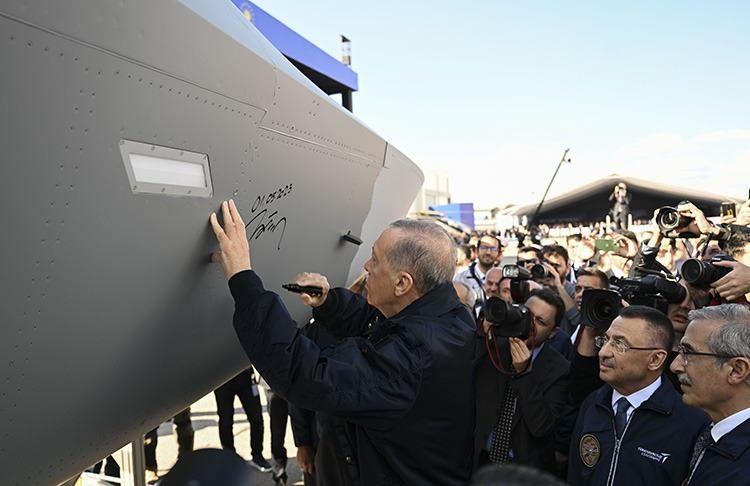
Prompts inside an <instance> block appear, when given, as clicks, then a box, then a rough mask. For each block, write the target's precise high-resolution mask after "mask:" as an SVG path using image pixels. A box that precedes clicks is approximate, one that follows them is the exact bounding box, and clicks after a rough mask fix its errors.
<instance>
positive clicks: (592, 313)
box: [581, 289, 622, 332]
mask: <svg viewBox="0 0 750 486" xmlns="http://www.w3.org/2000/svg"><path fill="white" fill-rule="evenodd" d="M621 300H622V297H621V296H620V294H618V293H617V292H616V291H614V290H605V289H588V290H584V291H583V297H582V298H581V322H583V323H584V324H585V325H587V326H591V327H593V328H595V329H596V330H597V331H599V332H604V331H606V330H607V329H609V326H610V325H611V324H612V321H614V320H615V317H617V316H618V315H620V309H621V307H622V306H621V302H620V301H621Z"/></svg>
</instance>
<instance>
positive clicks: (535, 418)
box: [474, 288, 569, 472]
mask: <svg viewBox="0 0 750 486" xmlns="http://www.w3.org/2000/svg"><path fill="white" fill-rule="evenodd" d="M526 306H527V307H528V308H529V310H530V311H531V313H532V326H533V329H534V332H533V334H532V336H533V337H532V338H530V339H529V340H528V341H527V342H523V341H521V340H519V339H516V338H510V339H504V338H498V339H497V341H498V342H497V349H499V350H500V353H499V358H500V360H499V361H500V362H499V363H497V360H496V359H494V357H493V356H490V355H489V354H488V353H487V348H488V347H489V348H490V350H491V352H494V349H496V348H495V343H494V340H495V339H494V338H493V337H492V331H491V325H490V324H489V323H485V325H484V331H485V335H489V337H488V338H485V336H481V337H480V338H479V339H478V340H477V351H478V360H477V364H476V368H475V375H474V376H475V381H474V383H475V390H474V397H475V405H476V427H475V430H474V467H475V469H476V468H477V467H480V466H482V465H484V464H487V463H496V464H501V463H507V462H513V463H518V464H525V465H529V466H533V467H537V468H539V469H543V470H546V471H550V472H553V471H554V470H555V460H554V449H553V446H552V430H553V427H554V425H555V420H556V419H557V417H558V415H559V413H560V410H561V409H562V407H563V405H564V404H565V399H566V394H567V387H568V369H569V364H568V362H567V360H566V359H565V358H564V357H563V356H562V355H561V354H560V353H558V352H557V351H555V350H554V349H552V347H551V346H549V345H547V344H546V341H547V339H548V338H549V337H550V336H551V335H552V333H553V332H554V331H555V329H556V328H557V326H558V325H559V324H560V321H561V320H562V317H563V314H564V313H565V304H564V303H563V302H562V299H561V298H560V296H559V295H557V293H556V292H554V291H553V290H550V289H547V288H544V289H538V290H534V291H533V292H532V293H531V294H530V296H529V299H528V300H527V301H526ZM486 339H487V340H488V341H486ZM487 344H489V346H488V345H487ZM493 361H494V362H493ZM494 363H497V364H498V366H497V367H496V366H495V364H494ZM500 368H502V369H500Z"/></svg>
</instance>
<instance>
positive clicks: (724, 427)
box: [711, 407, 750, 442]
mask: <svg viewBox="0 0 750 486" xmlns="http://www.w3.org/2000/svg"><path fill="white" fill-rule="evenodd" d="M748 419H750V407H749V408H746V409H745V410H740V411H739V412H737V413H734V414H732V415H730V416H729V417H727V418H725V419H722V420H719V421H718V422H716V425H714V426H713V427H711V437H713V438H714V442H719V439H721V438H722V437H724V436H725V435H726V434H728V433H729V432H731V431H733V430H734V429H735V428H737V427H738V426H739V425H741V424H742V423H743V422H745V421H746V420H748Z"/></svg>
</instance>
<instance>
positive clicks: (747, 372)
mask: <svg viewBox="0 0 750 486" xmlns="http://www.w3.org/2000/svg"><path fill="white" fill-rule="evenodd" d="M728 364H729V365H730V366H731V367H732V368H731V370H730V371H729V377H728V378H727V381H728V382H729V384H730V385H738V384H740V383H744V382H745V381H747V379H748V378H749V377H750V360H748V359H747V358H735V359H733V360H731V361H729V363H728Z"/></svg>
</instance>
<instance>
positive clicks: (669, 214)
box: [656, 206, 690, 233]
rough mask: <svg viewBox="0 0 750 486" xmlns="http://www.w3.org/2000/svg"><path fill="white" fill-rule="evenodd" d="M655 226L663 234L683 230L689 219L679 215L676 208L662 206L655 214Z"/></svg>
mask: <svg viewBox="0 0 750 486" xmlns="http://www.w3.org/2000/svg"><path fill="white" fill-rule="evenodd" d="M656 224H657V225H658V226H659V229H660V230H661V231H662V232H663V233H667V232H669V231H672V230H675V229H677V228H683V227H685V226H687V225H688V224H690V218H687V217H685V216H682V215H680V212H679V211H677V208H673V207H671V206H662V207H660V208H659V210H658V211H657V213H656Z"/></svg>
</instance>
